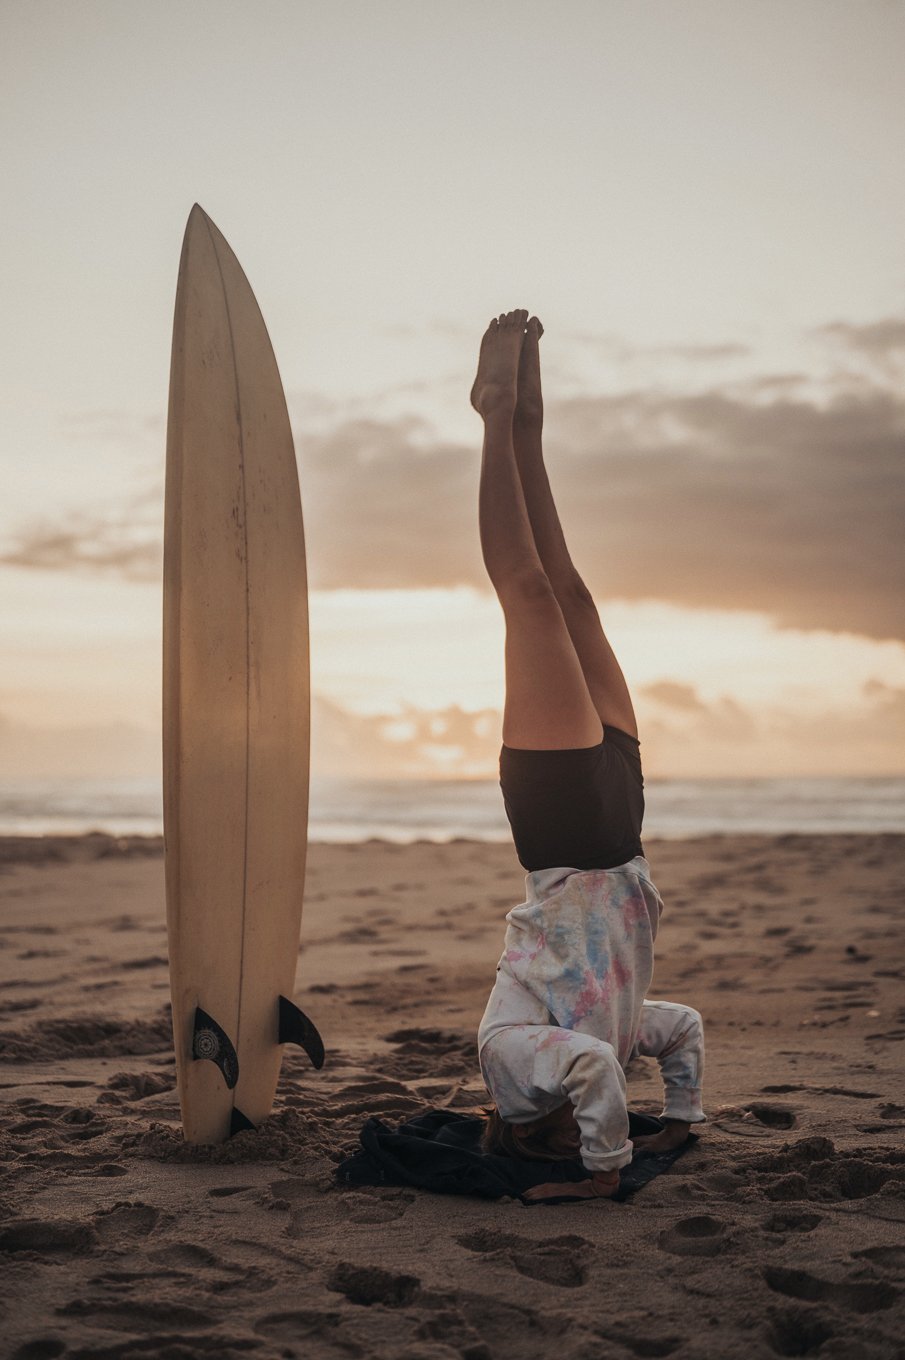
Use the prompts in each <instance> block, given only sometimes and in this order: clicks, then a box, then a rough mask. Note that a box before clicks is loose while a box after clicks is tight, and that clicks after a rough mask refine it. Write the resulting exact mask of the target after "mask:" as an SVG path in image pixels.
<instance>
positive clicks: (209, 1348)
mask: <svg viewBox="0 0 905 1360" xmlns="http://www.w3.org/2000/svg"><path fill="white" fill-rule="evenodd" d="M648 854H649V858H650V860H651V863H652V866H653V869H654V877H655V880H656V882H657V883H658V885H659V887H660V889H661V892H662V894H663V897H664V899H665V902H666V907H667V911H666V915H665V916H664V920H663V925H662V931H661V936H660V939H659V942H658V944H659V949H658V964H657V975H656V982H655V986H654V989H653V994H654V995H656V996H660V997H663V998H666V999H673V1000H677V1001H684V1002H687V1003H688V1004H690V1005H694V1006H696V1007H698V1009H700V1010H701V1011H702V1013H703V1015H704V1018H705V1023H706V1027H707V1039H708V1072H707V1083H706V1107H707V1110H708V1113H709V1116H710V1118H709V1123H708V1124H707V1125H706V1126H705V1127H704V1129H703V1132H702V1136H701V1139H700V1141H699V1143H698V1144H697V1145H696V1147H695V1148H694V1149H693V1150H692V1151H690V1152H689V1153H688V1154H687V1155H686V1156H685V1157H683V1158H682V1159H681V1160H680V1161H679V1162H678V1163H677V1164H676V1166H675V1167H674V1168H673V1169H672V1170H671V1171H670V1172H669V1173H668V1174H666V1175H664V1176H661V1177H660V1178H659V1179H658V1180H656V1181H655V1182H653V1183H652V1184H651V1185H649V1186H648V1187H647V1188H646V1189H645V1190H644V1191H643V1192H642V1193H641V1194H639V1195H638V1196H637V1198H636V1199H634V1201H630V1202H628V1203H626V1204H624V1205H613V1204H608V1203H606V1202H600V1201H596V1202H583V1203H579V1204H576V1205H566V1206H556V1207H542V1206H538V1207H533V1208H527V1207H525V1206H523V1205H522V1204H520V1203H519V1202H517V1201H503V1202H492V1203H491V1202H486V1201H481V1200H471V1199H465V1198H458V1197H442V1196H438V1195H432V1194H427V1193H423V1192H420V1191H419V1192H415V1191H411V1190H408V1189H399V1188H379V1189H373V1190H369V1189H358V1190H355V1191H354V1192H353V1191H349V1190H344V1189H341V1188H339V1187H338V1186H337V1185H336V1184H335V1183H334V1180H333V1171H334V1167H335V1164H336V1162H337V1161H338V1160H339V1159H340V1158H341V1157H342V1155H343V1153H344V1151H349V1150H351V1149H352V1148H353V1147H354V1145H355V1141H356V1135H357V1132H358V1130H359V1128H360V1126H361V1123H362V1121H363V1120H364V1118H365V1117H367V1116H369V1115H378V1116H380V1117H382V1118H384V1119H386V1120H387V1121H388V1122H391V1123H393V1122H396V1121H398V1120H400V1119H403V1118H405V1117H407V1116H409V1115H410V1114H412V1113H413V1112H416V1111H419V1110H422V1109H425V1108H429V1107H431V1106H433V1107H437V1106H442V1107H447V1108H451V1109H456V1110H460V1109H461V1110H466V1109H470V1108H472V1107H473V1106H475V1105H476V1104H477V1103H479V1102H480V1101H481V1100H482V1099H483V1098H484V1093H483V1090H482V1087H481V1084H480V1079H479V1075H478V1070H477V1065H476V1055H475V1048H474V1033H475V1028H476V1025H477V1021H478V1019H479V1017H480V1014H481V1011H482V1009H483V1006H484V1001H485V999H486V995H487V992H488V990H489V988H490V986H491V984H492V981H493V975H494V967H495V963H496V959H497V957H498V954H499V949H500V942H501V938H502V921H503V916H504V914H505V912H506V910H507V909H508V908H509V907H510V906H512V905H514V904H515V903H517V902H518V901H520V900H521V899H522V895H523V893H522V888H523V878H522V874H521V871H520V869H519V867H518V865H517V863H516V861H515V858H514V856H513V853H512V850H511V849H510V848H509V847H507V846H490V845H478V844H472V843H467V842H454V843H452V844H449V845H435V844H416V845H412V846H405V847H401V846H394V845H390V844H384V843H378V842H372V843H368V844H364V845H349V846H314V847H313V848H312V852H311V857H310V872H309V882H308V893H307V900H306V907H305V922H304V928H303V936H304V945H303V950H302V954H301V959H300V968H299V985H298V991H297V994H296V999H297V1000H298V1001H299V1002H300V1004H301V1005H302V1006H303V1007H304V1008H305V1009H306V1010H308V1011H310V1013H311V1014H312V1015H313V1016H314V1017H315V1019H316V1020H317V1022H318V1024H319V1026H320V1028H321V1031H322V1033H323V1035H324V1038H325V1040H326V1043H327V1046H328V1050H329V1057H328V1062H327V1065H326V1067H325V1068H324V1070H323V1072H321V1073H314V1072H313V1071H312V1070H311V1069H310V1067H309V1066H308V1065H307V1060H306V1059H305V1057H304V1055H303V1054H301V1053H300V1052H298V1051H295V1050H287V1055H286V1060H285V1063H284V1068H283V1077H282V1080H281V1084H280V1088H279V1092H278V1096H277V1103H276V1107H275V1113H274V1115H273V1117H272V1118H271V1120H269V1121H268V1123H267V1124H266V1125H264V1126H262V1128H261V1129H260V1130H258V1131H257V1132H254V1133H247V1134H242V1135H240V1136H238V1137H237V1138H235V1139H234V1140H233V1141H232V1142H231V1143H229V1144H228V1145H226V1146H224V1147H222V1148H219V1149H216V1150H207V1149H201V1150H198V1149H189V1148H186V1147H185V1145H184V1144H182V1142H181V1138H180V1133H179V1122H178V1108H177V1105H176V1101H175V1096H174V1090H173V1059H172V1054H171V1052H170V1048H169V1021H168V1012H167V1002H168V980H167V966H166V932H165V926H164V895H163V860H162V854H161V847H160V844H159V842H154V841H139V840H134V841H114V840H110V839H109V838H106V837H101V836H95V837H86V838H81V839H78V840H69V841H67V840H41V841H24V840H19V841H12V840H7V841H5V842H0V911H2V916H0V944H2V949H0V970H2V977H3V980H4V985H3V988H2V1001H0V1005H2V1014H0V1030H2V1048H0V1054H2V1073H0V1096H2V1103H0V1126H2V1127H0V1135H2V1153H0V1157H2V1160H0V1177H2V1183H0V1210H2V1227H0V1251H2V1252H3V1253H5V1255H3V1256H2V1258H0V1259H2V1262H3V1267H2V1283H0V1292H2V1311H0V1335H2V1337H3V1341H2V1343H0V1347H2V1348H5V1349H3V1354H4V1355H10V1356H14V1357H16V1358H17V1360H49V1358H50V1357H55V1356H66V1357H68V1358H70V1360H74V1358H75V1357H83V1358H87V1357H91V1360H95V1357H97V1358H99V1360H100V1358H105V1357H116V1358H117V1360H126V1357H133V1356H134V1357H136V1358H137V1357H142V1358H143V1360H145V1358H146V1357H169V1358H171V1360H188V1357H195V1356H204V1357H217V1358H218V1360H231V1357H240V1356H242V1357H244V1356H249V1357H252V1360H271V1358H272V1357H273V1358H275V1357H287V1358H288V1357H305V1358H306V1360H307V1357H321V1356H324V1357H337V1358H339V1357H365V1356H381V1357H387V1360H389V1358H390V1357H392V1358H393V1360H395V1358H396V1357H400V1358H401V1360H454V1357H465V1360H496V1358H497V1357H500V1360H509V1358H510V1357H511V1360H533V1357H548V1356H553V1357H557V1360H598V1358H603V1357H618V1358H619V1360H623V1357H625V1358H626V1360H629V1358H630V1357H634V1356H671V1357H674V1360H708V1358H710V1357H712V1358H713V1360H725V1358H726V1357H735V1356H738V1357H745V1358H746V1360H758V1357H764V1358H765V1360H766V1358H767V1357H772V1356H776V1355H820V1356H821V1357H824V1358H826V1360H828V1358H829V1357H837V1358H839V1357H845V1358H846V1360H851V1358H852V1357H856V1358H857V1360H873V1358H874V1357H876V1360H880V1358H881V1357H901V1356H903V1355H905V1285H903V1276H905V1151H903V1148H905V1141H903V1131H905V1080H903V1070H902V1067H903V1065H902V1058H903V1054H905V990H903V985H902V981H903V977H905V948H903V937H905V904H903V896H902V887H901V885H902V881H903V878H905V837H892V836H882V837H881V836H877V837H868V836H860V837H844V836H823V837H810V838H806V837H798V836H787V837H782V838H780V839H769V838H764V837H733V838H718V837H714V838H709V839H706V840H698V841H686V842H672V843H669V842H662V843H656V842H651V843H649V845H648ZM629 1089H630V1097H631V1101H632V1104H633V1105H634V1106H635V1108H638V1109H641V1110H647V1111H654V1112H656V1111H658V1109H659V1104H658V1097H659V1091H660V1086H659V1079H658V1076H657V1070H656V1066H655V1064H652V1063H650V1062H642V1063H639V1064H638V1065H637V1066H635V1067H634V1068H633V1069H632V1071H631V1072H630V1074H629Z"/></svg>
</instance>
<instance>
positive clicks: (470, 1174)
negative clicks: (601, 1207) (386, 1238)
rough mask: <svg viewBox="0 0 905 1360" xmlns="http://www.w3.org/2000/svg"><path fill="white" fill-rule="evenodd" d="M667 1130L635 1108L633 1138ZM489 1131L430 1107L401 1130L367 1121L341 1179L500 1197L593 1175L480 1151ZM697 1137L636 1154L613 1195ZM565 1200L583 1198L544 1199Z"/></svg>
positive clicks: (631, 1187)
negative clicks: (672, 1146)
mask: <svg viewBox="0 0 905 1360" xmlns="http://www.w3.org/2000/svg"><path fill="white" fill-rule="evenodd" d="M662 1127H663V1125H662V1123H661V1122H660V1120H659V1119H654V1118H652V1117H651V1116H650V1115H645V1114H635V1113H634V1112H632V1111H630V1112H629V1137H630V1138H637V1137H639V1136H640V1135H642V1134H650V1133H657V1132H658V1131H659V1130H660V1129H661V1128H662ZM483 1128H484V1120H483V1119H481V1118H479V1117H476V1116H474V1115H465V1114H455V1113H454V1112H453V1111H451V1110H429V1111H428V1112H427V1114H422V1115H418V1117H417V1118H416V1119H409V1120H408V1121H407V1122H406V1123H405V1124H400V1126H399V1128H398V1129H395V1130H394V1129H391V1128H388V1127H387V1125H386V1124H383V1123H381V1121H380V1120H379V1119H369V1120H368V1122H367V1123H366V1124H365V1126H364V1128H363V1129H362V1131H361V1135H360V1137H361V1149H360V1151H358V1152H356V1153H354V1155H353V1156H351V1157H349V1158H347V1160H346V1161H344V1162H343V1163H342V1164H341V1165H340V1166H339V1167H337V1171H336V1176H337V1180H338V1181H339V1182H340V1184H342V1185H414V1186H418V1187H419V1188H420V1189H422V1190H433V1191H436V1192H438V1193H439V1194H443V1195H480V1196H482V1197H483V1198H484V1199H500V1198H501V1197H502V1196H503V1195H511V1196H513V1197H518V1198H521V1196H522V1195H524V1193H525V1191H526V1190H530V1189H531V1187H532V1186H533V1185H544V1184H545V1183H547V1182H551V1181H552V1182H558V1181H562V1182H564V1183H566V1182H571V1181H583V1180H587V1178H588V1173H587V1170H586V1169H585V1168H584V1167H583V1166H582V1164H581V1162H580V1161H579V1160H578V1159H577V1158H575V1159H570V1160H568V1161H561V1162H529V1161H523V1160H522V1159H521V1158H516V1157H500V1156H497V1155H495V1154H492V1153H488V1152H482V1151H481V1148H480V1138H481V1133H482V1131H483ZM695 1142H696V1138H695V1135H694V1134H692V1135H691V1136H690V1137H689V1139H688V1141H687V1142H686V1143H684V1144H683V1146H682V1147H680V1148H676V1149H674V1151H672V1152H643V1151H641V1152H638V1153H637V1154H636V1155H635V1158H634V1160H633V1161H632V1162H631V1164H630V1165H629V1166H624V1167H623V1168H622V1169H621V1171H620V1172H619V1189H618V1190H617V1192H616V1194H615V1195H613V1196H612V1198H613V1199H614V1200H616V1201H617V1202H618V1201H621V1200H625V1199H628V1198H629V1196H630V1195H634V1194H635V1193H636V1191H638V1190H640V1189H641V1187H642V1186H644V1185H646V1184H647V1182H648V1181H651V1180H653V1178H654V1177H655V1176H659V1175H660V1173H661V1172H663V1171H668V1170H669V1168H670V1167H671V1166H672V1164H673V1162H675V1161H676V1159H677V1158H679V1157H681V1156H682V1154H683V1153H685V1152H687V1151H688V1149H689V1148H690V1147H692V1146H693V1144H694V1143H695ZM564 1202H568V1203H569V1204H580V1203H582V1201H581V1200H580V1199H574V1198H572V1197H570V1196H563V1197H562V1198H555V1199H548V1200H542V1201H540V1203H541V1204H544V1205H548V1204H562V1203H564ZM588 1202H592V1201H588ZM528 1203H531V1201H528ZM531 1207H532V1208H533V1207H534V1204H533V1203H531Z"/></svg>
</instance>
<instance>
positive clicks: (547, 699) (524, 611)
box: [501, 589, 603, 751]
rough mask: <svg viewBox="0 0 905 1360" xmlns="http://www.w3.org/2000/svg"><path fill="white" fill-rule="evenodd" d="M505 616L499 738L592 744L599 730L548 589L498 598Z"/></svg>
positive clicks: (544, 747) (543, 747)
mask: <svg viewBox="0 0 905 1360" xmlns="http://www.w3.org/2000/svg"><path fill="white" fill-rule="evenodd" d="M501 603H502V605H503V612H504V614H505V617H506V704H505V708H504V710H503V742H504V744H505V745H506V746H510V747H514V748H518V749H527V750H540V751H549V750H562V749H567V748H575V747H584V746H594V745H596V743H597V742H599V741H600V739H601V737H602V735H603V729H602V727H601V723H600V717H599V715H598V712H597V709H596V708H595V706H594V702H593V700H592V698H591V694H590V691H589V690H588V686H587V682H586V680H585V677H584V672H583V671H582V668H581V662H580V661H579V659H578V653H577V652H576V650H575V647H574V644H573V642H572V639H571V637H570V635H569V630H568V628H567V627H566V622H565V619H564V618H563V614H562V610H561V609H560V606H559V604H558V602H557V600H556V597H555V595H554V594H553V591H552V589H551V590H543V589H540V590H537V591H534V592H523V593H520V594H517V595H514V596H513V597H511V598H509V599H505V600H503V599H501Z"/></svg>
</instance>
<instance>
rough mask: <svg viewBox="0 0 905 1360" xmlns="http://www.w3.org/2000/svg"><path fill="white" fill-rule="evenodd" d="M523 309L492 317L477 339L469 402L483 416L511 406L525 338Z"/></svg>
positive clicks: (515, 392)
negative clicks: (478, 353)
mask: <svg viewBox="0 0 905 1360" xmlns="http://www.w3.org/2000/svg"><path fill="white" fill-rule="evenodd" d="M527 320H528V313H527V312H526V311H524V309H522V310H519V311H516V312H506V313H505V314H504V315H501V316H500V317H499V318H494V320H493V321H491V323H490V325H489V326H488V327H487V330H486V331H485V332H484V338H483V339H482V341H481V353H480V355H479V356H478V374H477V377H476V378H475V380H474V386H473V387H472V389H471V404H472V406H473V407H474V408H475V410H476V411H477V413H478V415H480V416H483V417H484V418H485V419H486V417H487V416H488V415H490V414H491V412H499V411H507V410H508V412H509V414H510V415H511V414H512V412H513V411H514V410H515V402H516V397H517V394H518V387H517V382H518V364H519V356H520V355H521V352H522V341H523V339H524V338H525V322H526V321H527Z"/></svg>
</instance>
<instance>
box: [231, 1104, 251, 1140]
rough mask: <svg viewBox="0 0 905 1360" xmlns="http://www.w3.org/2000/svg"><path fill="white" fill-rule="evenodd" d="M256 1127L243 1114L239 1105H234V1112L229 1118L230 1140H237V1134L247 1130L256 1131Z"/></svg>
mask: <svg viewBox="0 0 905 1360" xmlns="http://www.w3.org/2000/svg"><path fill="white" fill-rule="evenodd" d="M254 1127H255V1126H254V1124H253V1123H252V1122H251V1120H250V1119H249V1118H247V1116H246V1115H244V1114H243V1113H242V1111H241V1110H240V1109H239V1107H238V1105H234V1106H233V1112H232V1114H231V1115H230V1117H229V1136H230V1138H235V1136H236V1134H237V1133H244V1132H245V1130H246V1129H254Z"/></svg>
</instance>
